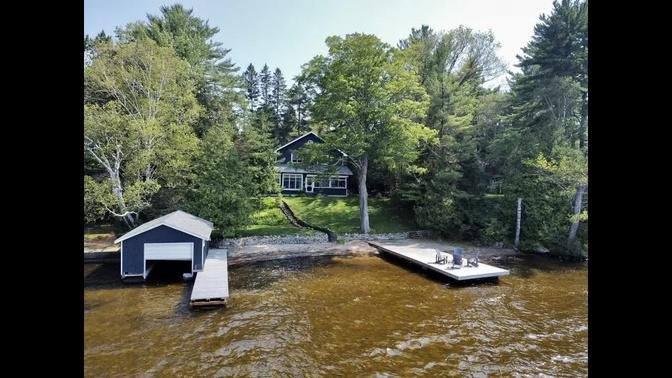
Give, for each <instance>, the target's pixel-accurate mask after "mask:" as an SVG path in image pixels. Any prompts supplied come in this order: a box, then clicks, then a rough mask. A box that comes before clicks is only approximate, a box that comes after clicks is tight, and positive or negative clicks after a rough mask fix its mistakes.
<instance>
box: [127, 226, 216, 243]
mask: <svg viewBox="0 0 672 378" xmlns="http://www.w3.org/2000/svg"><path fill="white" fill-rule="evenodd" d="M159 226H166V227H170V228H172V229H173V230H177V231H180V232H184V233H185V234H188V235H191V236H193V237H196V238H199V239H203V240H210V235H208V238H207V239H205V238H203V236H202V235H196V234H194V233H193V232H190V231H186V230H183V229H180V228H178V227H175V226H173V225H172V224H167V223H164V222H161V223H159V224H157V225H155V226H152V227H150V228H148V229H146V230H142V231H139V232H137V233H135V234H134V233H133V231H134V230H131V231H129V232H128V233H127V234H126V235H124V236H122V237H120V238H119V239H117V240H115V241H114V243H115V244H116V243H119V242H122V241H124V240H126V239H129V238H132V237H134V236H137V235H140V234H144V233H145V232H147V231H149V230H153V229H155V228H157V227H159ZM138 227H140V226H138Z"/></svg>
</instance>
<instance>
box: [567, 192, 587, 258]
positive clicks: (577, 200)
mask: <svg viewBox="0 0 672 378" xmlns="http://www.w3.org/2000/svg"><path fill="white" fill-rule="evenodd" d="M585 188H586V186H585V185H579V187H578V188H577V189H576V195H575V196H574V213H573V215H574V216H578V214H580V213H581V204H582V203H583V192H584V191H585ZM578 230H579V220H578V219H576V220H575V221H574V222H572V226H571V227H570V228H569V237H568V238H567V245H568V246H569V247H570V248H571V247H572V246H573V245H574V241H575V240H576V232H577V231H578Z"/></svg>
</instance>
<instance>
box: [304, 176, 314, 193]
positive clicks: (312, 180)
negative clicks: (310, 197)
mask: <svg viewBox="0 0 672 378" xmlns="http://www.w3.org/2000/svg"><path fill="white" fill-rule="evenodd" d="M308 179H310V181H311V184H310V190H308ZM304 190H305V191H306V193H313V192H314V191H315V175H306V179H305V180H304Z"/></svg>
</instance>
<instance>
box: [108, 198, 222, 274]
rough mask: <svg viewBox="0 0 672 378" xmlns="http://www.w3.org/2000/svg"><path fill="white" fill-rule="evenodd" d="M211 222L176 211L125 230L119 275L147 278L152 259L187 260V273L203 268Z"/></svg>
mask: <svg viewBox="0 0 672 378" xmlns="http://www.w3.org/2000/svg"><path fill="white" fill-rule="evenodd" d="M211 232H212V222H209V221H207V220H205V219H201V218H199V217H197V216H195V215H191V214H189V213H185V212H184V211H181V210H177V211H174V212H172V213H170V214H167V215H164V216H162V217H159V218H156V219H154V220H152V221H149V222H147V223H144V224H142V225H140V226H138V227H136V228H134V229H133V230H131V231H129V232H128V233H126V234H125V235H123V236H122V237H120V238H118V239H117V240H115V241H114V242H115V243H121V278H126V277H142V278H143V279H146V278H147V275H148V274H149V272H150V270H151V269H152V266H153V263H154V262H156V261H167V260H170V261H189V262H191V264H190V265H191V269H190V272H191V273H192V274H193V272H201V271H203V264H204V263H205V259H206V257H207V256H208V249H209V243H210V233H211Z"/></svg>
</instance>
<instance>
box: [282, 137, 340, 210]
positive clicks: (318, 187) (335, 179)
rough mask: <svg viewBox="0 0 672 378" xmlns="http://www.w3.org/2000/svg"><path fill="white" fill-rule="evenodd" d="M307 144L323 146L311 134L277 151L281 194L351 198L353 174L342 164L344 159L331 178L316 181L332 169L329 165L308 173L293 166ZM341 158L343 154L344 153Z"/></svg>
mask: <svg viewBox="0 0 672 378" xmlns="http://www.w3.org/2000/svg"><path fill="white" fill-rule="evenodd" d="M306 143H323V140H322V139H320V137H319V136H317V134H315V133H313V132H312V131H311V132H309V133H306V134H303V135H301V136H300V137H298V138H296V139H294V140H293V141H291V142H289V143H287V144H285V145H284V146H281V147H279V148H277V149H276V150H275V151H276V152H278V153H279V154H280V156H279V157H278V162H277V164H276V165H275V169H276V171H277V172H278V173H277V180H278V184H280V186H281V187H282V194H283V195H296V194H301V193H306V194H309V195H311V194H312V195H316V194H323V195H326V196H333V197H346V196H347V195H348V177H349V176H352V171H351V170H350V168H348V167H347V166H346V165H344V164H343V160H342V159H339V160H338V161H337V162H336V165H337V167H336V168H337V169H336V172H335V174H334V175H332V176H329V177H328V178H325V177H317V176H318V175H319V174H321V173H324V172H326V170H327V169H328V168H329V167H328V166H327V165H318V166H313V167H310V168H308V169H304V168H299V167H297V166H295V165H292V163H300V162H301V161H300V157H299V156H298V154H297V153H296V151H297V150H298V149H300V148H301V147H303V146H304V145H305V144H306ZM341 154H343V153H342V152H341ZM343 155H344V154H343Z"/></svg>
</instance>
